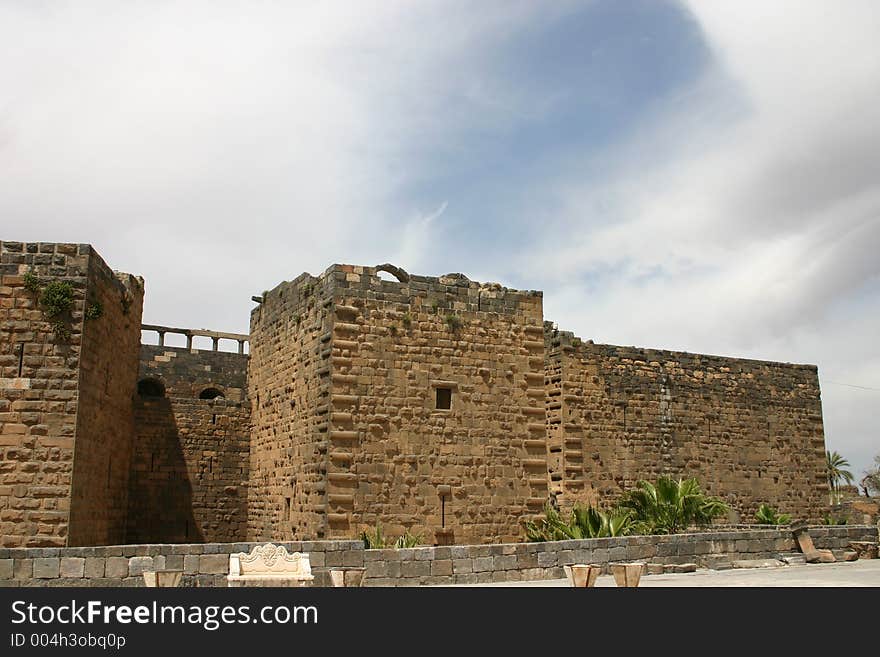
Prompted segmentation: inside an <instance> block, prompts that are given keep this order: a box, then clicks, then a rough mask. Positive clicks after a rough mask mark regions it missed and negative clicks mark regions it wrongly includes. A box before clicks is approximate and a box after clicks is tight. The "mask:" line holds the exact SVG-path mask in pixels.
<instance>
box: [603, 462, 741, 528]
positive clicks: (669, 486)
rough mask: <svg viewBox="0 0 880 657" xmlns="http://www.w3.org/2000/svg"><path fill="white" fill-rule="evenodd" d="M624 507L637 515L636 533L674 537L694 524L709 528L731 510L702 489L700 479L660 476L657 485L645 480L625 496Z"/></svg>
mask: <svg viewBox="0 0 880 657" xmlns="http://www.w3.org/2000/svg"><path fill="white" fill-rule="evenodd" d="M620 507H621V508H623V509H629V510H630V511H632V513H633V522H634V523H635V530H636V533H640V534H674V533H676V532H681V531H685V530H686V529H687V528H688V527H690V526H692V525H697V526H705V525H708V524H710V523H711V522H712V521H713V520H714V519H715V518H718V517H720V516H723V515H725V514H726V513H727V512H728V511H729V510H730V507H728V506H727V504H725V503H724V502H722V501H721V500H720V499H718V498H717V497H711V496H709V495H706V494H704V493H703V492H702V491H701V490H700V485H699V483H698V482H697V480H696V479H673V478H672V477H665V476H664V477H660V478H659V479H658V480H657V484H656V485H655V484H652V483H651V482H649V481H645V480H641V481H639V482H638V483H637V484H636V488H635V489H632V490H629V491H627V492H626V493H624V494H623V496H622V497H621V500H620Z"/></svg>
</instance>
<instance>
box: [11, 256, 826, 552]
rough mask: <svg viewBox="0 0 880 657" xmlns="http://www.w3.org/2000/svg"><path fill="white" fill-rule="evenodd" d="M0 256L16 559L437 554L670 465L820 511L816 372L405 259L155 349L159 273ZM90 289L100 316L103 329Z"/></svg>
mask: <svg viewBox="0 0 880 657" xmlns="http://www.w3.org/2000/svg"><path fill="white" fill-rule="evenodd" d="M0 255H2V262H0V274H2V276H3V278H2V281H0V320H2V324H0V338H2V339H0V528H2V540H0V545H2V546H3V547H42V546H47V547H50V546H64V545H71V546H72V545H106V544H114V543H115V544H121V543H200V542H206V543H218V542H219V543H231V542H243V541H264V540H276V541H279V540H280V541H303V540H314V539H352V538H354V537H355V536H357V535H358V534H359V532H360V531H361V529H363V528H365V527H367V526H369V527H375V526H376V524H377V523H379V524H381V526H382V528H383V531H384V532H385V533H386V535H398V534H400V533H402V532H403V531H405V530H411V531H413V532H415V533H419V534H421V535H422V541H423V542H424V543H429V544H430V543H434V544H439V545H449V544H451V543H453V542H454V543H456V544H462V543H472V544H477V543H501V542H510V541H519V540H522V537H523V532H522V521H523V520H525V519H528V518H529V517H534V516H536V515H538V514H540V513H541V512H542V507H543V505H544V503H545V502H546V501H547V500H548V498H550V497H551V496H552V497H554V498H555V499H556V500H557V501H558V502H559V503H560V504H561V505H562V506H563V507H566V506H570V505H571V504H573V503H575V502H578V501H584V502H587V501H597V500H598V501H601V502H603V503H609V502H610V501H612V500H613V498H614V497H615V496H616V495H618V494H619V493H620V492H621V491H622V490H623V489H624V488H626V487H628V486H630V485H632V484H633V483H634V482H635V481H636V480H637V479H639V478H654V477H656V476H657V475H659V474H672V475H687V476H691V475H695V476H697V477H699V479H700V481H701V483H702V484H703V485H704V487H705V488H707V489H708V490H709V492H711V493H713V494H716V495H720V496H722V497H724V498H725V499H726V500H727V501H728V502H730V503H731V504H732V505H733V507H734V509H735V510H736V511H737V512H738V513H739V515H740V516H741V517H742V518H743V519H745V520H748V519H750V517H751V514H752V513H753V512H754V509H755V508H756V507H757V506H758V504H760V503H761V502H770V503H772V504H775V505H776V506H778V507H780V508H781V510H783V511H786V512H790V513H794V514H795V515H797V516H799V517H802V518H804V519H810V520H817V519H819V518H821V517H822V515H823V514H824V513H825V512H826V511H827V505H826V500H827V483H826V480H825V476H824V438H823V428H822V412H821V402H820V398H819V386H818V377H817V372H816V368H815V367H813V366H802V365H788V364H780V363H769V362H759V361H747V360H740V359H730V358H722V357H716V356H701V355H696V354H684V353H677V352H665V351H655V350H644V349H637V348H634V347H616V346H611V345H594V344H592V343H591V342H589V341H587V342H584V341H582V340H579V339H578V338H576V337H575V336H574V335H572V334H570V333H566V332H560V331H558V330H556V329H555V328H554V327H553V325H552V324H551V323H549V322H545V321H544V317H543V303H542V302H543V299H542V293H541V292H536V291H520V290H512V289H508V288H504V287H502V286H500V285H498V284H492V283H490V284H481V283H477V282H475V281H470V280H469V279H467V278H466V277H465V276H463V275H461V274H448V275H446V276H440V277H425V276H411V275H409V274H407V273H406V272H405V271H403V270H401V269H399V268H397V267H394V266H392V265H382V266H379V267H360V266H353V265H333V266H331V267H330V268H328V269H327V270H326V271H325V272H324V273H323V274H321V275H320V276H317V277H315V276H312V275H310V274H306V273H304V274H302V275H300V276H299V277H297V278H296V279H294V280H292V281H288V282H283V283H281V284H280V285H278V286H276V287H275V288H274V289H272V290H269V291H267V292H266V293H264V294H263V295H262V296H260V297H255V298H254V300H255V301H258V302H259V303H258V305H257V306H256V307H255V308H254V310H253V312H252V315H251V332H250V335H236V334H223V333H215V332H210V331H204V330H190V329H171V328H166V327H156V326H145V327H144V328H145V329H147V330H151V331H156V332H158V333H159V335H160V344H159V345H146V344H145V345H140V347H138V343H139V340H138V336H139V330H138V329H140V312H141V303H142V282H141V281H140V279H137V278H134V277H132V276H130V275H127V274H118V273H112V272H110V270H109V269H108V268H107V267H106V265H104V264H103V261H101V260H100V258H99V257H98V256H97V255H96V254H95V253H94V251H93V250H92V249H91V247H89V246H88V245H64V244H57V245H56V244H23V243H19V242H3V243H0ZM31 267H34V268H35V269H36V270H37V272H38V273H39V274H40V276H41V277H58V278H63V279H64V280H70V281H71V282H72V283H73V284H74V287H75V289H76V291H77V292H76V304H75V308H74V311H73V313H72V316H71V338H70V342H69V343H65V344H62V343H61V342H60V341H59V340H57V339H56V336H54V335H53V333H52V331H51V326H50V325H49V324H48V322H46V320H45V318H44V317H43V316H42V313H41V312H40V310H39V308H38V307H37V305H36V300H35V298H34V297H33V294H31V293H30V292H28V291H27V290H26V289H25V288H24V279H23V276H24V273H25V271H27V270H29V269H30V268H31ZM380 274H381V275H380ZM389 276H390V277H393V278H394V280H387V278H388V277H389ZM87 299H89V300H88V301H87ZM92 300H94V301H98V300H99V301H100V303H101V305H102V307H103V308H104V314H103V315H102V317H100V318H98V319H89V320H86V319H84V318H83V313H84V309H85V307H86V305H87V304H88V303H92V302H93V301H92ZM166 332H167V333H182V334H183V335H185V336H186V337H187V347H171V346H166V345H165V344H164V335H165V333H166ZM198 336H202V339H205V338H212V339H213V347H214V349H213V350H206V349H198V348H197V347H196V348H194V345H193V337H198ZM227 340H232V341H237V342H238V349H237V352H238V353H235V352H233V353H230V352H225V351H219V350H218V343H219V342H221V341H227ZM247 342H249V346H250V350H249V354H246V353H244V351H245V350H244V345H245V344H246V343H247ZM138 354H139V357H138ZM138 361H139V362H140V364H139V366H138ZM108 437H109V438H108ZM732 520H736V518H732Z"/></svg>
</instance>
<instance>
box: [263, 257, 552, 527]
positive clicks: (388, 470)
mask: <svg viewBox="0 0 880 657" xmlns="http://www.w3.org/2000/svg"><path fill="white" fill-rule="evenodd" d="M388 269H390V270H391V271H394V272H396V273H397V274H398V275H399V276H400V279H401V280H396V281H388V280H382V279H381V278H380V277H379V276H378V272H379V270H377V269H376V268H371V267H357V266H351V265H334V266H332V267H330V268H329V269H328V270H327V271H326V272H324V273H323V274H322V275H321V276H320V277H319V278H316V279H312V278H311V277H308V278H303V277H300V278H298V279H297V280H296V281H294V282H292V283H288V284H283V285H281V286H279V287H277V288H276V289H274V290H272V291H270V292H269V293H268V294H267V295H266V296H265V298H264V299H263V301H262V303H261V304H260V306H259V307H258V308H256V309H255V310H254V311H253V314H252V317H251V358H252V361H251V369H250V395H251V397H252V399H254V400H257V399H259V400H260V401H259V405H258V406H257V407H256V408H255V414H254V426H255V436H254V441H253V443H252V445H251V463H252V486H251V498H252V499H254V498H259V499H262V500H264V504H265V508H264V509H260V510H259V513H260V516H259V521H258V522H259V525H258V527H257V531H258V532H261V533H258V534H256V535H253V536H251V537H250V538H252V539H256V538H258V537H261V536H262V537H267V536H269V535H270V533H269V532H268V531H267V523H268V525H269V527H271V528H272V529H273V530H274V532H273V534H274V535H278V536H279V537H281V538H284V539H285V540H294V539H300V538H301V537H302V536H303V535H305V536H311V537H328V538H331V537H332V538H343V537H351V536H353V535H356V534H357V533H359V532H360V530H361V529H362V528H363V527H365V526H371V527H374V526H375V525H376V524H377V523H379V524H381V526H382V527H384V528H385V531H386V532H389V533H392V534H399V533H402V532H403V531H405V530H406V529H409V528H412V529H413V530H415V531H418V532H420V533H422V534H423V538H424V539H425V540H428V541H441V540H442V541H451V540H453V539H454V540H468V541H490V542H491V541H500V540H514V538H515V537H516V536H518V535H520V534H521V528H520V524H519V523H520V522H521V518H522V517H523V516H524V515H525V514H528V513H533V512H534V511H536V510H540V508H541V507H542V505H543V504H544V501H545V500H546V498H547V481H546V472H547V467H546V444H545V440H544V415H545V410H544V389H543V378H544V374H543V364H544V357H543V326H542V321H543V315H542V299H541V294H540V293H539V292H519V291H516V290H508V289H506V288H501V287H500V286H481V285H480V284H478V283H474V282H472V281H469V280H468V279H466V278H464V277H463V276H460V275H450V276H446V277H440V278H433V277H423V276H409V275H406V274H405V273H402V272H400V271H399V270H397V269H396V268H393V267H389V268H388ZM444 396H445V397H444ZM441 397H443V399H445V402H444V401H438V400H441ZM443 406H448V408H443ZM284 450H288V451H287V454H289V455H290V456H288V457H287V458H286V459H282V458H279V456H278V455H279V454H280V453H281V452H283V451H284ZM291 457H292V458H291ZM268 464H272V466H273V467H274V469H273V470H271V471H270V470H268V469H267V465H268ZM279 464H280V465H281V467H278V465H279ZM264 481H266V482H268V485H266V486H265V487H262V488H261V485H262V482H264ZM272 505H274V508H272ZM272 514H274V516H275V518H276V520H275V521H274V522H273V521H272V520H271V517H272ZM252 526H253V525H252ZM288 531H289V532H290V533H289V534H288V533H286V532H288ZM302 532H305V534H303V533H302ZM438 532H439V534H441V535H442V538H441V537H440V536H438Z"/></svg>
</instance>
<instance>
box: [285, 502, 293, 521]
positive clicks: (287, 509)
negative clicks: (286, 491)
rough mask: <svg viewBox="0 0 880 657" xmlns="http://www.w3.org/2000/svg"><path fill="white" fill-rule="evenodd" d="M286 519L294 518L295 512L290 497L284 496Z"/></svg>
mask: <svg viewBox="0 0 880 657" xmlns="http://www.w3.org/2000/svg"><path fill="white" fill-rule="evenodd" d="M284 519H285V520H293V513H292V512H291V504H290V498H289V497H285V498H284Z"/></svg>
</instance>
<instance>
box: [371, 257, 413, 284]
mask: <svg viewBox="0 0 880 657" xmlns="http://www.w3.org/2000/svg"><path fill="white" fill-rule="evenodd" d="M375 269H376V276H378V277H379V278H381V279H382V280H383V281H392V280H397V282H399V283H408V282H409V274H407V273H406V272H405V271H404V270H403V269H401V268H400V267H395V266H394V265H392V264H390V263H388V262H386V263H385V264H384V265H378V266H377V267H376V268H375ZM382 272H385V273H387V274H391V276H392V277H393V278H388V277H387V276H380V274H381V273H382Z"/></svg>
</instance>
